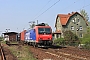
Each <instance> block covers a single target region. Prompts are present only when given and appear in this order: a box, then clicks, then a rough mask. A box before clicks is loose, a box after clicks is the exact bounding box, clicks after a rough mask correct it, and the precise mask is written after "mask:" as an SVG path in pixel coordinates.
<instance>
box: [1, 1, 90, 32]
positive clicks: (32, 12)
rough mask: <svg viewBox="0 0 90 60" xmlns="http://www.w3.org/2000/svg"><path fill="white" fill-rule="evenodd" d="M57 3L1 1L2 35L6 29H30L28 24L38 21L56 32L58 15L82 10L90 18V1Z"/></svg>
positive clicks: (19, 30)
mask: <svg viewBox="0 0 90 60" xmlns="http://www.w3.org/2000/svg"><path fill="white" fill-rule="evenodd" d="M57 1H59V0H0V33H2V32H5V31H6V29H10V30H11V31H18V32H21V31H22V30H23V28H25V29H28V28H29V23H28V22H30V21H35V22H36V21H37V20H38V22H39V23H41V22H45V23H48V24H49V25H50V26H51V27H52V29H53V31H55V27H54V26H55V19H56V16H57V14H68V13H71V12H72V11H73V12H76V11H78V12H79V11H80V10H81V9H85V10H86V12H87V13H88V15H89V17H90V0H60V1H59V2H58V3H56V4H55V2H57ZM54 4H55V5H54ZM52 5H53V6H52ZM51 6H52V7H51ZM47 9H48V10H47ZM43 12H44V13H43Z"/></svg>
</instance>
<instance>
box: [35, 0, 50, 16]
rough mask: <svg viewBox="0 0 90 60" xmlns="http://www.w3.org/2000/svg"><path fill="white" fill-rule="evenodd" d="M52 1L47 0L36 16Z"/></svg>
mask: <svg viewBox="0 0 90 60" xmlns="http://www.w3.org/2000/svg"><path fill="white" fill-rule="evenodd" d="M50 2H51V0H49V1H48V2H47V4H45V5H44V7H43V8H41V9H40V10H39V12H38V13H37V14H36V15H35V16H37V15H38V14H39V13H40V12H41V11H42V10H43V9H44V8H45V7H46V6H47V5H48V3H50Z"/></svg>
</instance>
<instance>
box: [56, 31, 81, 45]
mask: <svg viewBox="0 0 90 60" xmlns="http://www.w3.org/2000/svg"><path fill="white" fill-rule="evenodd" d="M54 43H55V44H57V45H63V46H78V44H79V43H80V40H79V38H78V36H77V35H76V34H74V33H72V32H71V31H65V32H64V38H58V39H56V40H54Z"/></svg>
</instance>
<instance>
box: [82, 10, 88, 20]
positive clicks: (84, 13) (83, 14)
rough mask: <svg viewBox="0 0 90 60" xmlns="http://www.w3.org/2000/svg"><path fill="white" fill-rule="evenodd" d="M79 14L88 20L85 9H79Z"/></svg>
mask: <svg viewBox="0 0 90 60" xmlns="http://www.w3.org/2000/svg"><path fill="white" fill-rule="evenodd" d="M80 14H81V15H82V16H83V17H84V18H85V19H86V21H88V20H89V16H88V14H87V13H86V11H85V10H84V9H82V10H81V11H80Z"/></svg>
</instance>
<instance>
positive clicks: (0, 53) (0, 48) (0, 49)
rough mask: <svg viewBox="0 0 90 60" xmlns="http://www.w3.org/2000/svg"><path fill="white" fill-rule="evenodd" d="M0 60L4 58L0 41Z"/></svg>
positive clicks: (4, 59)
mask: <svg viewBox="0 0 90 60" xmlns="http://www.w3.org/2000/svg"><path fill="white" fill-rule="evenodd" d="M0 56H1V57H0V60H6V58H5V54H4V51H3V47H2V44H1V43H0Z"/></svg>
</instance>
